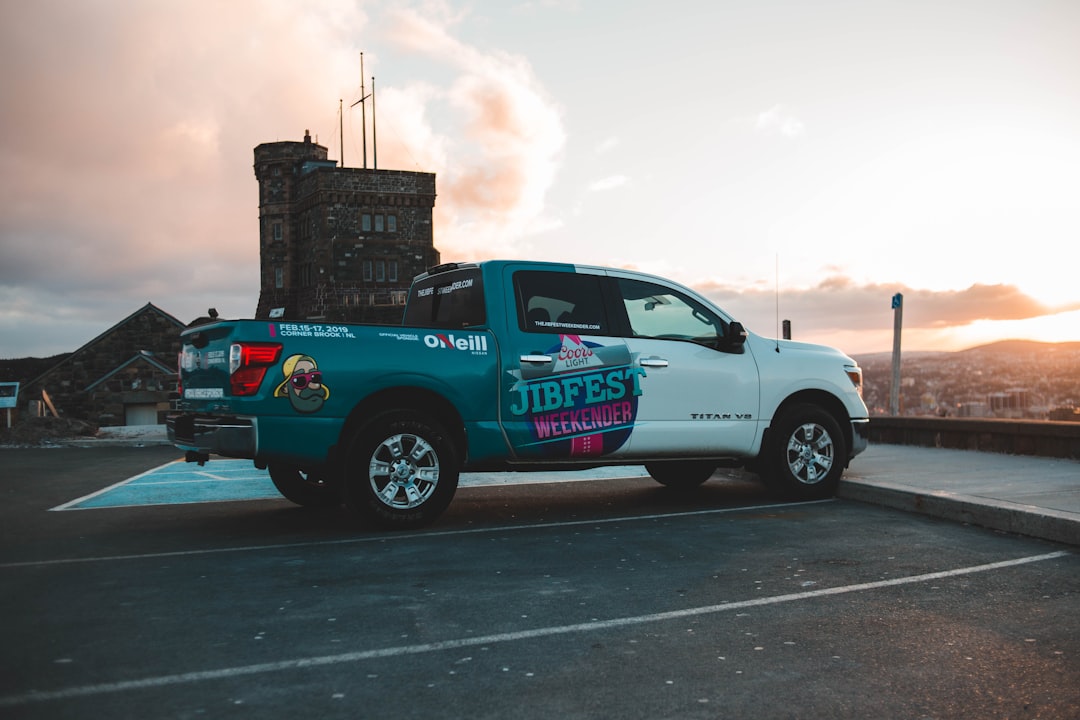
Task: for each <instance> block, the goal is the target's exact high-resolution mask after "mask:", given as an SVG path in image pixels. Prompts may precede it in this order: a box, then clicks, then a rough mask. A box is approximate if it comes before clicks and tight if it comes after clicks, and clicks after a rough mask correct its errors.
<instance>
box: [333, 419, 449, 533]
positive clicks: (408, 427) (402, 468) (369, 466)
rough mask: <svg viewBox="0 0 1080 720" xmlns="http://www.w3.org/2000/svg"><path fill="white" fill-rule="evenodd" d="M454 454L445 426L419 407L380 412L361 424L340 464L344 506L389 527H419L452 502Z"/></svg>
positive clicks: (367, 519) (371, 521) (361, 516)
mask: <svg viewBox="0 0 1080 720" xmlns="http://www.w3.org/2000/svg"><path fill="white" fill-rule="evenodd" d="M457 484H458V459H457V453H456V452H455V450H454V447H453V445H452V443H451V442H450V441H449V439H448V436H447V434H446V431H445V430H443V429H442V427H441V426H440V425H439V424H438V423H437V422H434V421H432V420H429V419H428V418H427V417H426V416H424V415H423V414H421V413H418V412H412V411H395V412H388V413H384V414H383V415H380V416H379V417H377V418H375V419H374V420H372V421H371V422H370V423H368V424H367V425H366V426H364V427H363V428H361V429H360V430H359V431H358V432H357V433H356V435H355V436H354V437H353V440H352V442H351V443H350V445H349V450H348V452H347V455H346V459H345V463H344V466H343V468H342V496H343V498H344V500H345V505H346V507H348V508H349V510H351V511H352V512H354V513H356V514H357V515H358V516H359V517H360V518H362V519H363V520H364V521H366V522H370V523H372V524H375V525H378V526H379V527H383V528H389V529H410V528H417V527H421V526H424V525H427V524H428V523H431V522H432V521H434V520H435V519H436V518H437V517H439V515H441V514H442V512H443V511H444V510H445V509H446V507H447V505H449V504H450V500H451V499H453V497H454V493H455V491H456V490H457Z"/></svg>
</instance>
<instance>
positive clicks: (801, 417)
mask: <svg viewBox="0 0 1080 720" xmlns="http://www.w3.org/2000/svg"><path fill="white" fill-rule="evenodd" d="M765 453H766V455H765V457H764V458H763V461H764V462H763V463H762V469H763V471H764V479H765V482H766V484H768V486H769V487H770V489H771V490H772V491H773V492H774V493H775V494H777V495H779V496H780V497H783V498H785V499H789V500H820V499H822V498H828V497H832V496H833V495H835V494H836V488H837V486H838V485H839V484H840V476H841V475H842V474H843V472H844V464H845V462H846V460H847V443H846V441H845V439H844V434H843V432H841V430H840V426H839V425H838V424H837V422H836V419H835V418H834V417H833V416H832V415H830V414H829V413H828V412H826V411H825V410H824V409H822V408H820V407H818V406H817V405H810V404H799V405H793V406H792V407H790V408H788V409H786V410H784V411H783V412H782V413H781V414H780V415H778V416H777V417H776V418H775V419H774V420H773V424H772V427H771V428H770V430H769V441H768V443H767V447H766V450H765Z"/></svg>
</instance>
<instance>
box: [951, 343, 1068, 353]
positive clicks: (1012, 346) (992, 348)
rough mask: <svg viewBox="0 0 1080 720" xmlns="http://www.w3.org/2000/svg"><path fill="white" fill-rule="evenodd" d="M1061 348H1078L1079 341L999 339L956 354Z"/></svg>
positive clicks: (1023, 351) (1028, 351)
mask: <svg viewBox="0 0 1080 720" xmlns="http://www.w3.org/2000/svg"><path fill="white" fill-rule="evenodd" d="M1061 350H1064V351H1066V352H1068V351H1076V350H1080V342H1061V343H1048V342H1038V341H1037V340H999V341H998V342H993V343H989V344H987V345H976V346H975V347H971V348H968V349H966V350H959V351H958V354H972V355H975V354H995V355H1017V354H1022V353H1032V352H1047V351H1055V352H1056V351H1061Z"/></svg>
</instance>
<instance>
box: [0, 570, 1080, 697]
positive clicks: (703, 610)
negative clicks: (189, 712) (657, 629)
mask: <svg viewBox="0 0 1080 720" xmlns="http://www.w3.org/2000/svg"><path fill="white" fill-rule="evenodd" d="M1069 554H1070V553H1069V552H1068V551H1064V550H1061V551H1058V552H1052V553H1046V554H1045V555H1029V556H1028V557H1022V558H1016V559H1014V560H1003V561H1001V562H996V563H988V564H986V565H973V566H970V567H963V568H956V569H953V570H945V571H942V572H933V573H925V574H922V575H911V576H908V577H903V578H893V579H891V580H879V581H877V582H868V583H858V584H855V585H845V586H842V587H835V588H823V589H821V590H812V591H808V592H800V593H790V594H787V595H776V596H773V597H768V598H756V599H753V600H744V601H741V602H730V603H721V604H720V605H706V606H703V607H696V608H686V609H684V610H673V611H670V612H662V613H653V614H649V615H637V616H633V617H623V618H613V619H611V620H597V621H594V622H587V623H577V624H574V625H555V626H551V627H546V628H534V629H532V630H519V631H517V632H508V633H498V634H495V635H485V636H483V637H469V638H457V639H453V640H443V641H440V642H432V643H422V644H419V645H400V646H398V647H388V648H377V649H374V650H359V651H355V652H348V653H340V654H337V655H321V656H315V657H306V658H293V659H290V660H280V661H278V662H270V663H258V664H255V665H239V666H236V667H230V668H219V669H216V670H202V671H198V672H189V673H179V674H175V675H159V676H157V677H148V678H141V679H138V680H125V681H121V682H114V683H100V684H97V685H81V686H76V687H70V688H65V689H63V690H52V691H45V692H34V693H29V694H24V695H11V696H8V697H0V707H17V706H20V705H29V704H31V703H39V702H46V701H50V700H66V699H70V698H77V697H87V696H93V695H105V694H110V693H120V692H127V691H131V690H143V689H146V688H157V687H168V686H173V685H185V684H190V683H198V682H207V681H212V680H226V679H229V678H236V677H243V676H247V675H261V674H264V673H272V672H281V671H283V670H301V669H304V668H313V667H324V666H327V665H343V664H346V663H355V662H361V661H364V660H374V659H381V658H398V657H404V656H408V655H420V654H424V653H433V652H441V651H444V650H457V649H461V648H467V647H476V646H479V645H491V644H494V643H505V642H517V641H522V640H532V639H536V638H546V637H553V636H556V635H568V634H573V633H585V632H597V631H601V630H610V629H612V628H619V627H628V626H632V625H643V624H646V623H655V622H663V621H665V620H678V619H681V618H687V617H695V616H700V615H712V614H716V613H722V612H730V611H731V610H743V609H746V608H749V607H761V606H763V605H776V604H779V603H787V602H796V601H799V600H810V599H814V598H819V597H827V596H831V595H842V594H847V593H854V592H865V591H869V590H879V589H882V588H888V587H896V586H898V585H913V584H916V583H924V582H930V581H933V580H942V579H944V578H950V577H956V576H959V575H971V574H973V573H982V572H991V571H993V570H1001V569H1004V568H1010V567H1016V566H1018V565H1027V564H1030V563H1036V562H1043V561H1046V560H1054V559H1056V558H1060V557H1065V556H1067V555H1069Z"/></svg>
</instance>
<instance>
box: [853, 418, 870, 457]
mask: <svg viewBox="0 0 1080 720" xmlns="http://www.w3.org/2000/svg"><path fill="white" fill-rule="evenodd" d="M869 446H870V419H869V418H864V419H862V420H852V421H851V453H850V457H855V456H856V455H858V454H859V453H861V452H862V451H863V450H865V449H866V448H867V447H869Z"/></svg>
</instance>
